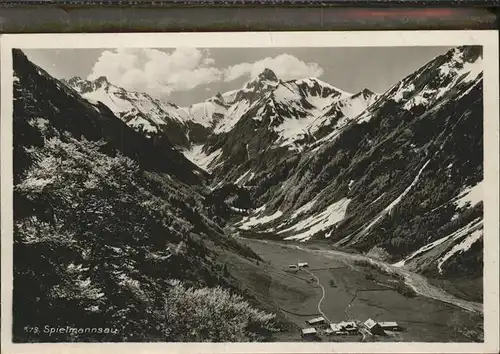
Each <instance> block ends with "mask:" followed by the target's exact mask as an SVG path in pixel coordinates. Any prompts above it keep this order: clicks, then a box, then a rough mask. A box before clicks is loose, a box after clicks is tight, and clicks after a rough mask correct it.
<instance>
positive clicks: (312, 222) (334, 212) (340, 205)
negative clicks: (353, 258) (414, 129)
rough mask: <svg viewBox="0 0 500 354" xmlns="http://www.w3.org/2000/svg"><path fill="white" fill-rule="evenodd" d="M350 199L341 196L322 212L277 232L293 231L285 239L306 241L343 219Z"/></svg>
mask: <svg viewBox="0 0 500 354" xmlns="http://www.w3.org/2000/svg"><path fill="white" fill-rule="evenodd" d="M350 201H351V200H350V199H348V198H342V199H341V200H339V201H337V202H335V203H333V204H331V205H329V206H328V207H327V208H326V209H325V210H324V211H323V212H321V213H318V214H314V215H311V216H310V217H308V218H307V219H304V220H302V221H299V222H297V223H295V224H294V225H293V226H291V227H289V228H287V229H284V230H281V231H279V232H278V234H283V233H285V232H287V233H288V232H294V233H295V234H294V235H292V236H288V237H286V238H285V240H299V241H301V242H304V241H307V240H309V239H310V238H311V237H312V236H313V235H314V234H316V233H317V232H320V231H324V230H326V229H328V228H330V227H332V226H334V225H335V224H337V223H338V222H340V221H341V220H342V219H344V217H345V214H346V211H347V206H348V205H349V203H350Z"/></svg>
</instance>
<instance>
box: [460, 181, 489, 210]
mask: <svg viewBox="0 0 500 354" xmlns="http://www.w3.org/2000/svg"><path fill="white" fill-rule="evenodd" d="M483 182H484V181H481V182H479V183H478V184H476V185H475V186H474V187H467V188H466V189H465V190H464V191H463V192H462V193H460V195H459V196H458V198H459V199H457V200H455V202H454V203H455V205H456V206H457V207H459V208H463V207H465V206H467V205H470V206H471V207H472V206H474V205H476V204H477V203H479V202H480V201H482V200H483V195H484V194H483V187H484V183H483Z"/></svg>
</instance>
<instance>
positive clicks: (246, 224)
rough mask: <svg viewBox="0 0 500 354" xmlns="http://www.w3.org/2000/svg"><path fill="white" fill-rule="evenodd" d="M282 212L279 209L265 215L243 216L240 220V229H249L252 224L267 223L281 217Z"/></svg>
mask: <svg viewBox="0 0 500 354" xmlns="http://www.w3.org/2000/svg"><path fill="white" fill-rule="evenodd" d="M282 215H283V213H282V212H281V211H279V210H278V211H276V212H275V213H274V214H272V215H265V216H261V217H259V216H252V217H248V216H246V217H244V218H243V220H241V222H240V223H241V225H240V226H239V228H240V229H242V230H249V229H251V228H252V227H253V226H256V225H262V224H267V223H270V222H271V221H273V220H275V219H277V218H279V217H281V216H282Z"/></svg>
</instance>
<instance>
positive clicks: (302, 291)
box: [227, 238, 483, 342]
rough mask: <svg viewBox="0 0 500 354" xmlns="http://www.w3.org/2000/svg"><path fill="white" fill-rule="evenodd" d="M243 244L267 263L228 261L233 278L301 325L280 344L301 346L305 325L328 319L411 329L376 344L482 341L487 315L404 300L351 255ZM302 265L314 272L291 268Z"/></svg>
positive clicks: (263, 243) (420, 298)
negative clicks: (389, 323) (391, 323)
mask: <svg viewBox="0 0 500 354" xmlns="http://www.w3.org/2000/svg"><path fill="white" fill-rule="evenodd" d="M239 241H240V242H242V243H243V244H245V245H247V246H248V247H250V248H251V249H252V250H253V251H254V252H256V253H257V254H258V255H259V256H260V257H261V258H262V259H263V261H255V260H249V259H242V258H238V259H227V261H228V262H227V264H228V267H229V269H228V270H229V273H230V274H231V275H232V276H233V277H234V278H235V279H237V280H239V283H240V284H242V285H241V286H242V288H243V289H245V291H247V292H248V293H250V294H252V295H253V296H254V297H256V298H258V299H260V300H261V301H262V302H264V303H266V306H267V307H268V309H269V310H271V309H272V310H274V311H275V312H277V313H279V314H280V316H281V317H283V318H284V319H286V321H287V322H290V323H293V324H295V326H291V327H290V330H289V331H286V333H285V332H284V333H280V334H279V335H278V336H277V338H276V340H279V341H300V340H301V338H300V328H305V327H307V325H306V324H305V321H306V320H308V319H311V318H313V317H316V316H323V315H324V316H325V317H326V318H327V319H328V320H330V321H331V322H340V321H344V320H359V321H362V322H364V321H365V320H367V319H368V318H373V319H375V320H377V321H396V322H398V323H399V324H400V325H401V326H402V327H403V328H404V329H405V330H404V331H402V332H397V333H394V334H393V335H389V336H387V337H378V336H377V337H376V338H371V339H370V340H377V341H405V342H410V341H417V342H470V341H480V340H481V338H482V321H483V319H482V314H481V313H476V312H472V311H467V310H465V309H463V308H460V307H458V306H455V305H453V304H450V303H446V302H442V301H438V300H435V299H432V298H428V297H425V296H420V295H417V296H414V297H407V296H405V295H402V294H401V293H400V292H398V291H396V290H394V289H392V288H391V283H390V282H391V280H390V279H388V277H385V278H384V276H380V277H377V278H376V279H373V276H371V275H368V274H372V273H373V270H372V269H369V268H365V267H361V266H359V265H357V264H356V263H355V262H354V260H353V259H352V257H349V256H348V254H345V255H346V257H343V256H339V257H332V256H331V255H328V256H326V255H322V254H321V253H319V252H318V249H321V248H322V247H321V245H320V247H314V246H312V247H313V248H311V249H307V248H306V247H307V246H306V245H304V244H302V245H300V247H298V246H295V245H293V244H290V243H280V242H274V241H264V240H254V239H245V238H239ZM339 254H340V253H339ZM354 259H355V257H354ZM297 262H307V263H308V265H309V267H308V269H307V270H299V271H293V270H289V269H288V266H289V265H290V264H297ZM318 281H319V284H318ZM243 284H244V285H243ZM322 298H323V300H322V301H321V303H320V304H319V306H318V303H319V302H320V300H321V299H322ZM318 307H319V308H318ZM322 340H324V341H347V342H355V341H361V340H362V336H361V335H355V336H352V335H351V336H322ZM365 340H367V339H366V338H365Z"/></svg>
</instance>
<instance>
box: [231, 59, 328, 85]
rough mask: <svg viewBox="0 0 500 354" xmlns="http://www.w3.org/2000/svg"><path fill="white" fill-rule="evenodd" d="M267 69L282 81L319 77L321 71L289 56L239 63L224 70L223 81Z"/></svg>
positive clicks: (250, 75)
mask: <svg viewBox="0 0 500 354" xmlns="http://www.w3.org/2000/svg"><path fill="white" fill-rule="evenodd" d="M266 68H269V69H271V70H272V71H274V73H275V74H276V76H278V77H279V78H280V79H283V80H291V79H301V78H304V77H319V76H321V75H322V74H323V69H322V68H321V67H320V66H319V65H318V64H316V63H306V62H304V61H302V60H300V59H298V58H297V57H294V56H293V55H290V54H280V55H278V56H276V57H274V58H271V57H267V58H264V59H261V60H258V61H256V62H253V63H241V64H236V65H233V66H230V67H228V68H227V69H225V70H224V81H233V80H236V79H238V78H240V77H255V76H257V75H258V74H260V73H261V72H262V71H263V70H264V69H266Z"/></svg>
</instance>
